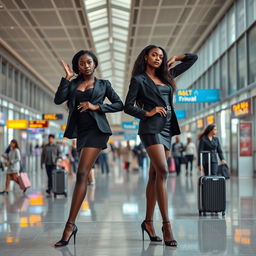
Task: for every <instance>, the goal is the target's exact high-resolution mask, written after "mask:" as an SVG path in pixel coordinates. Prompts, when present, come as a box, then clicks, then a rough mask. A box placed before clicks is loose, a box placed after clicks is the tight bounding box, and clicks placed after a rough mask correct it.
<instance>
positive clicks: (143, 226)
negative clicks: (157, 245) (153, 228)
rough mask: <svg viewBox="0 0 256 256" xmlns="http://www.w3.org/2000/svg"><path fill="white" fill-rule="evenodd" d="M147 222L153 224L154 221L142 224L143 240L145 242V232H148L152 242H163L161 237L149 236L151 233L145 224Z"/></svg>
mask: <svg viewBox="0 0 256 256" xmlns="http://www.w3.org/2000/svg"><path fill="white" fill-rule="evenodd" d="M146 222H153V220H144V221H143V222H142V223H141V231H142V240H143V241H144V231H146V232H147V234H148V236H149V238H150V241H151V242H162V239H161V238H160V237H158V236H151V235H150V234H149V231H148V230H147V229H146V224H145V223H146Z"/></svg>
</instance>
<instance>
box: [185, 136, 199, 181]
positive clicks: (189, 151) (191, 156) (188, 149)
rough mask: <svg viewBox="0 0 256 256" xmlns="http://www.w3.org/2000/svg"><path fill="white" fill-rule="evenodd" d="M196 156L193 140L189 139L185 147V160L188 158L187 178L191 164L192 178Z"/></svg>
mask: <svg viewBox="0 0 256 256" xmlns="http://www.w3.org/2000/svg"><path fill="white" fill-rule="evenodd" d="M195 156H196V146H195V144H194V143H193V142H192V139H191V138H187V145H186V146H185V158H186V176H188V165H189V164H190V176H192V171H193V162H194V160H195Z"/></svg>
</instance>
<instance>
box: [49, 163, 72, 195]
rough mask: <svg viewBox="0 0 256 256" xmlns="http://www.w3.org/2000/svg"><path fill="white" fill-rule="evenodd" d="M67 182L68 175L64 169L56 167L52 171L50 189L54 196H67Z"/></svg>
mask: <svg viewBox="0 0 256 256" xmlns="http://www.w3.org/2000/svg"><path fill="white" fill-rule="evenodd" d="M67 184H68V175H67V172H66V171H65V169H63V168H59V167H57V169H55V170H54V171H53V172H52V191H53V195H54V197H56V196H57V195H64V196H65V197H67V195H68V194H67V192H68V190H67V187H68V186H67Z"/></svg>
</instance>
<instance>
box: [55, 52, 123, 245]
mask: <svg viewBox="0 0 256 256" xmlns="http://www.w3.org/2000/svg"><path fill="white" fill-rule="evenodd" d="M62 65H63V67H64V70H65V73H66V77H65V78H62V79H61V82H60V85H59V87H58V89H57V92H56V94H55V98H54V102H55V104H62V103H64V102H67V106H68V108H69V117H68V123H67V128H66V131H65V133H64V136H65V137H67V138H70V139H73V138H77V151H78V152H79V165H78V171H77V179H76V185H75V189H74V192H73V196H72V203H71V208H70V212H69V217H68V220H67V222H66V225H65V229H64V231H63V234H62V238H61V240H60V241H59V242H57V243H56V244H55V247H60V246H66V245H67V244H68V243H69V240H70V238H71V237H72V236H74V242H75V237H76V233H77V230H78V229H77V227H76V225H75V220H76V217H77V214H78V212H79V209H80V207H81V204H82V202H83V200H84V198H85V195H86V192H87V180H88V176H89V174H90V172H91V169H92V166H93V164H94V162H95V160H96V159H97V157H98V155H99V153H100V151H101V150H102V149H104V148H106V143H107V141H108V139H109V136H110V135H111V134H112V132H111V129H110V126H109V124H108V121H107V118H106V115H105V113H110V112H117V111H121V110H122V109H123V103H122V101H121V99H120V98H119V96H118V95H117V94H116V92H115V91H114V89H113V88H112V87H111V84H110V82H109V81H107V80H103V79H97V78H96V77H95V76H94V71H95V69H96V68H97V66H98V59H97V57H96V56H95V55H94V54H93V53H92V52H91V51H88V50H81V51H79V52H78V53H76V54H75V56H74V57H73V59H72V68H73V70H72V69H71V67H70V66H69V65H68V64H65V63H64V62H62ZM75 73H76V74H77V76H76V77H75V78H74V79H72V80H71V78H73V77H74V76H75ZM70 80H71V81H70ZM105 98H108V99H109V101H110V102H111V104H107V103H104V102H103V101H104V99H105Z"/></svg>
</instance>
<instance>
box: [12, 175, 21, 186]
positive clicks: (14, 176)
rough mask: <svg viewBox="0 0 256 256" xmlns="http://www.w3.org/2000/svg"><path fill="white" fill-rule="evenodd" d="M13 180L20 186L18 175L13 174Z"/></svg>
mask: <svg viewBox="0 0 256 256" xmlns="http://www.w3.org/2000/svg"><path fill="white" fill-rule="evenodd" d="M11 178H12V180H13V181H14V182H16V183H17V184H18V185H19V184H20V183H19V180H18V174H17V173H12V174H11Z"/></svg>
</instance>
